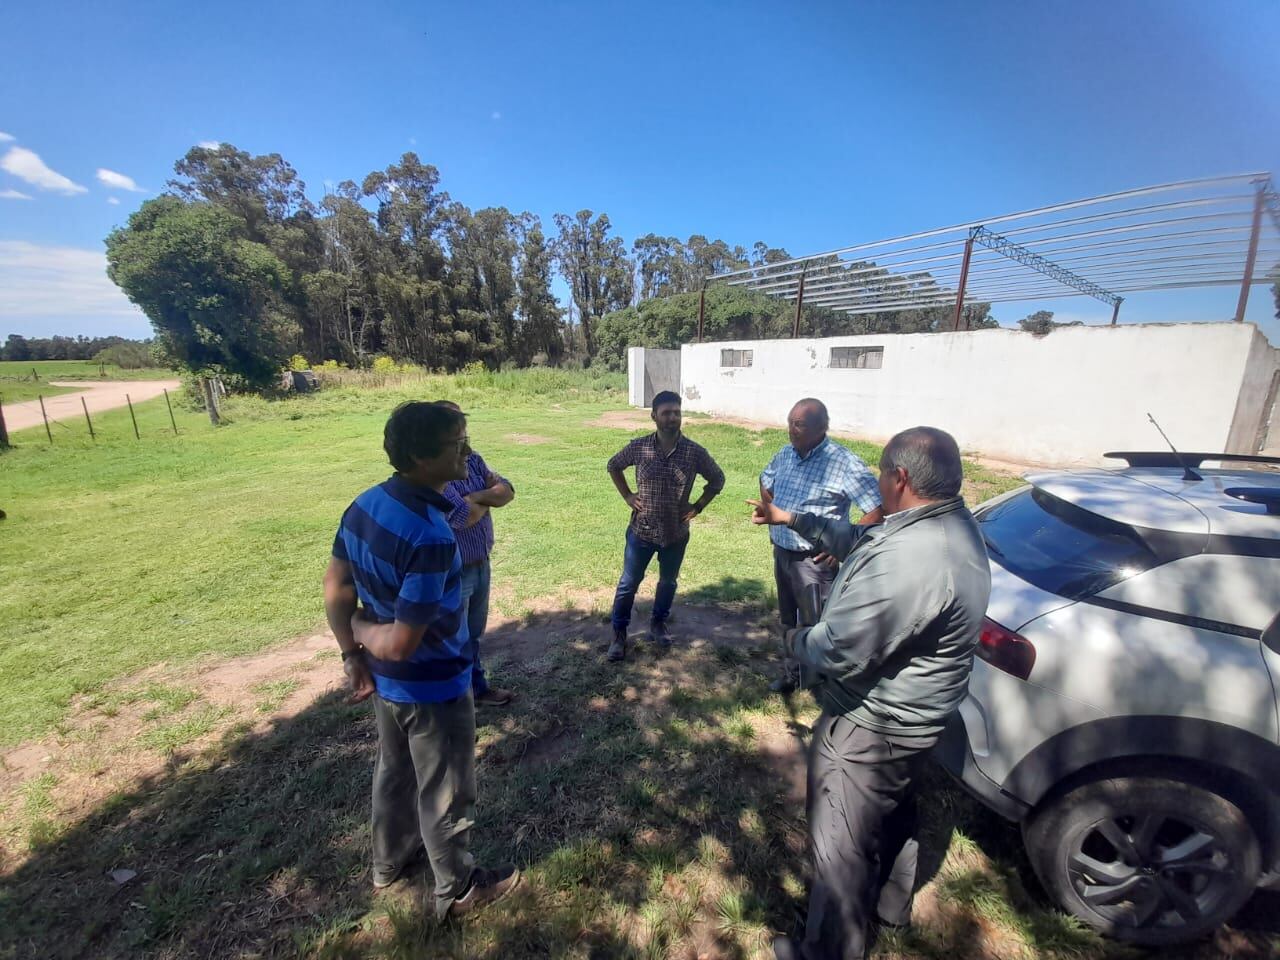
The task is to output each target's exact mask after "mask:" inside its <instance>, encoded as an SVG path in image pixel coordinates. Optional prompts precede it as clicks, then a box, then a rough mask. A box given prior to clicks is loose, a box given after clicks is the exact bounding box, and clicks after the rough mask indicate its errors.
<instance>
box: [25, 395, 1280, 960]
mask: <svg viewBox="0 0 1280 960" xmlns="http://www.w3.org/2000/svg"><path fill="white" fill-rule="evenodd" d="M621 387H622V382H621V378H620V377H616V376H614V377H603V378H591V377H588V376H587V375H584V374H579V375H573V376H568V375H564V374H556V373H553V372H547V371H542V372H531V373H518V374H481V375H472V376H460V377H456V378H448V379H445V378H419V379H415V380H413V381H411V382H409V383H406V384H403V385H401V386H399V387H396V386H390V387H387V388H385V389H382V390H378V391H369V390H361V389H354V388H350V389H335V390H329V391H325V392H323V393H321V394H318V395H314V396H307V397H295V398H291V399H289V400H285V401H279V402H273V403H268V402H264V401H258V400H250V399H240V398H233V399H231V400H230V401H229V402H228V403H227V408H226V412H227V414H228V415H229V423H227V424H226V425H225V426H223V427H220V428H216V429H215V428H213V427H211V426H210V425H209V422H208V420H207V419H206V418H205V417H204V416H203V414H198V413H192V412H188V411H179V419H178V426H179V430H180V434H179V435H178V436H176V437H174V436H173V435H172V433H171V432H169V431H170V428H169V424H168V415H167V413H166V412H165V409H164V404H163V401H160V402H158V403H156V402H152V403H148V404H144V405H142V406H141V407H140V408H139V420H140V427H141V430H142V434H143V440H142V441H141V442H139V441H136V440H134V438H133V436H132V430H131V427H130V426H129V421H128V414H127V412H119V411H117V412H114V413H111V414H106V415H104V416H103V417H102V418H101V420H102V426H101V428H100V430H99V437H100V439H99V440H98V442H97V443H96V444H93V443H91V442H90V441H89V440H88V438H83V439H80V438H78V437H74V436H71V437H65V438H64V437H61V436H60V437H59V438H58V442H57V443H55V444H54V445H53V446H52V447H50V446H49V445H47V444H45V443H44V442H43V436H42V434H38V433H36V432H33V431H24V432H22V433H19V434H17V435H16V436H15V438H14V439H15V442H16V443H17V447H16V449H14V450H13V451H10V452H8V453H6V454H4V455H3V456H0V507H3V508H4V509H5V510H6V511H7V513H8V519H6V520H3V521H0V524H2V526H0V558H2V560H3V566H4V571H5V577H4V578H3V580H2V581H0V622H3V623H5V625H6V643H5V644H4V645H3V646H2V647H0V676H3V677H4V678H5V680H6V683H5V686H4V693H3V696H2V697H0V740H2V741H3V743H4V744H7V745H9V746H10V747H14V746H15V745H17V744H20V743H24V742H31V741H32V740H33V738H41V739H40V740H39V741H38V742H36V743H33V744H32V745H31V746H30V747H22V748H21V749H18V750H16V751H11V753H10V754H9V756H10V757H12V758H14V760H13V762H14V763H15V764H17V763H19V762H21V763H23V764H24V766H23V768H22V769H23V771H24V773H23V774H22V776H20V777H18V776H14V777H13V778H12V779H11V786H10V788H9V789H7V790H6V791H5V792H4V794H3V796H0V852H2V858H0V866H2V869H3V879H2V881H0V958H6V960H7V958H8V957H27V956H31V957H37V956H38V957H82V956H95V957H97V956H101V957H126V956H128V957H133V956H148V957H160V958H170V957H224V956H226V957H285V956H299V955H301V956H318V957H335V958H336V957H364V956H382V957H405V958H409V957H416V958H424V960H425V958H438V957H450V958H463V957H483V958H492V960H498V958H503V960H509V958H530V960H533V958H540V957H575V958H584V960H585V958H594V957H600V958H604V957H629V958H630V957H635V958H640V957H671V958H680V960H684V958H698V957H706V958H713V960H730V958H764V957H767V956H768V955H769V954H768V950H767V945H768V937H769V931H770V930H776V929H785V928H787V927H788V926H789V925H790V922H791V917H792V913H793V911H794V909H795V908H796V906H797V905H798V904H800V903H801V902H802V894H803V885H804V876H805V870H806V866H805V834H804V825H803V817H802V813H803V807H802V799H798V798H797V794H796V791H797V784H796V780H797V778H800V779H801V783H802V776H803V774H802V761H801V759H800V756H801V755H800V752H799V751H800V749H801V743H802V740H803V737H804V735H805V733H806V729H807V727H806V724H807V723H809V722H811V720H812V718H813V716H814V713H815V711H814V709H813V708H812V706H811V705H809V704H808V703H807V702H805V700H804V698H797V700H796V702H794V703H790V704H788V703H784V702H783V701H782V700H780V699H778V698H775V697H770V696H768V695H767V694H766V692H765V684H766V683H767V681H768V678H769V674H770V672H771V671H772V670H773V669H775V657H776V654H775V640H774V638H773V634H772V633H771V630H770V627H769V623H770V620H771V617H770V614H769V612H768V607H769V604H770V603H771V600H772V596H771V594H772V584H771V580H772V576H771V565H770V561H769V554H768V548H767V546H766V537H765V535H764V533H763V531H760V530H759V529H756V528H753V527H752V526H751V525H750V524H749V523H748V522H747V508H746V507H745V506H744V505H743V502H742V501H743V499H744V498H745V497H747V496H749V495H751V494H752V493H753V492H754V487H755V477H756V474H757V473H758V471H759V469H760V468H761V467H762V466H763V465H764V463H765V462H766V461H767V459H768V458H769V456H771V455H772V453H773V452H774V451H775V450H776V449H777V448H778V447H779V446H781V445H782V443H784V442H785V436H784V434H783V432H782V431H776V430H775V431H764V432H755V431H750V430H746V429H743V428H740V427H735V426H729V425H725V424H718V423H708V422H706V421H705V420H700V419H698V418H695V417H689V418H688V419H687V422H686V431H687V433H688V434H689V435H690V436H692V437H693V438H695V439H697V440H698V441H699V442H701V443H703V444H704V445H706V446H707V447H708V449H709V450H710V451H711V452H712V453H713V455H714V456H715V457H716V458H717V460H718V461H719V463H720V464H721V466H722V467H723V468H724V469H725V472H726V474H727V475H728V486H727V487H726V490H725V492H724V494H723V495H722V496H721V497H720V498H719V499H718V500H717V501H716V502H715V503H714V504H713V505H712V506H711V507H710V509H709V510H708V511H707V512H706V513H705V514H704V515H703V516H702V517H701V518H699V520H698V521H697V522H696V526H695V530H694V534H693V539H692V541H691V545H690V548H689V552H688V557H687V560H686V562H685V567H684V571H683V574H682V579H681V601H682V603H681V605H679V606H678V607H677V611H676V618H675V629H676V631H677V636H678V637H681V638H682V639H683V640H684V641H685V645H681V646H679V647H678V649H677V651H676V652H675V653H674V654H673V655H672V656H670V657H667V658H664V659H655V658H654V657H653V656H652V655H651V654H650V653H649V652H648V651H647V650H643V649H642V650H641V651H640V652H639V654H638V655H637V657H636V658H635V659H634V660H633V661H632V662H630V663H628V664H627V665H626V666H625V667H623V668H621V669H619V668H617V667H615V666H613V665H609V664H606V663H604V662H603V661H602V658H601V656H600V650H601V644H602V643H603V641H604V640H605V637H606V633H607V631H606V628H605V626H604V625H603V623H602V622H601V615H602V613H603V612H604V611H605V609H606V605H607V599H608V597H609V596H610V595H611V593H612V588H613V585H614V582H615V580H616V577H617V573H618V567H619V564H620V560H621V547H622V530H623V527H624V525H625V522H626V507H625V506H624V505H623V504H622V502H621V500H620V499H619V498H618V497H617V494H616V492H614V491H613V489H612V485H611V484H610V483H609V480H608V477H607V475H606V474H605V471H604V463H605V460H606V459H607V458H608V456H609V455H610V454H612V453H613V452H614V451H615V450H616V449H617V448H618V447H619V446H621V445H622V443H624V442H625V441H626V440H627V439H628V438H629V437H630V436H633V435H635V433H636V432H638V424H639V423H642V422H643V421H642V420H640V419H637V417H636V415H634V414H632V413H629V412H628V411H626V410H625V409H624V407H623V399H622V393H621ZM410 396H412V397H419V398H429V399H435V398H440V397H451V398H453V399H456V400H458V401H459V402H460V403H461V404H462V405H463V407H464V409H466V410H468V411H469V413H470V422H469V433H470V435H471V437H472V438H473V442H474V444H475V446H476V448H477V449H478V450H480V451H481V452H482V453H483V454H484V455H485V456H486V458H487V459H488V460H489V462H490V464H491V465H492V466H493V467H494V468H495V469H497V470H498V471H499V472H501V473H503V474H505V475H506V476H507V477H509V478H510V479H511V480H512V481H513V483H514V484H515V487H516V490H517V499H516V501H515V502H514V503H513V504H512V505H511V506H510V507H508V508H505V509H504V510H502V511H500V512H499V514H498V515H497V526H498V549H497V552H496V553H495V560H494V578H495V589H496V591H497V595H496V603H495V606H496V614H497V615H499V616H502V617H511V618H514V619H513V620H512V621H511V622H509V623H508V624H506V625H505V626H503V627H501V628H500V629H499V630H498V631H496V632H495V634H494V636H493V637H492V638H491V640H487V641H486V644H487V645H491V646H490V648H491V649H492V651H493V655H492V658H491V660H490V666H491V669H492V670H493V671H494V672H495V675H496V678H497V680H498V681H499V682H501V683H503V684H504V685H511V686H514V687H516V688H517V689H518V690H519V691H520V698H519V699H518V700H517V702H516V703H515V705H513V707H512V708H511V709H509V710H507V711H500V712H493V711H487V712H484V713H482V714H481V717H480V723H479V730H478V745H477V746H478V755H479V760H478V779H479V784H480V794H481V804H480V808H479V821H478V823H477V829H476V832H475V846H476V851H477V854H478V855H479V856H480V857H481V858H482V859H488V860H492V859H495V858H497V857H500V856H513V857H514V858H515V859H516V860H518V862H520V863H521V864H522V865H523V866H524V867H525V868H526V871H527V874H528V882H527V883H526V884H525V885H524V888H523V891H522V892H521V893H519V894H518V895H517V896H515V897H513V898H512V900H511V902H509V903H504V904H502V905H500V906H499V907H497V908H495V909H493V910H491V911H488V912H486V914H484V915H483V916H482V917H480V918H479V919H477V920H475V921H472V922H468V923H466V924H463V925H461V926H458V927H449V928H438V927H436V926H434V925H433V924H428V923H427V922H426V921H425V920H424V919H423V915H422V912H421V909H420V902H419V900H420V897H421V893H422V883H421V880H418V881H417V882H416V883H414V884H409V885H401V886H400V887H398V888H394V889H393V892H392V893H391V894H390V895H387V896H381V897H377V898H374V897H373V896H372V895H371V891H370V889H369V882H368V873H367V861H368V846H369V837H368V790H369V781H370V775H371V769H372V756H373V750H374V744H375V742H376V734H375V732H374V730H373V726H372V720H371V715H370V711H369V709H368V707H367V706H363V707H354V708H353V707H349V706H347V705H345V704H344V703H343V702H342V701H341V698H340V696H338V694H337V693H336V692H334V691H332V690H329V691H328V692H326V688H328V687H331V686H332V685H333V684H334V683H335V681H336V678H337V677H338V676H339V672H340V668H339V665H338V663H337V659H336V657H335V656H334V653H333V650H332V648H331V646H330V644H329V643H328V642H325V641H324V639H323V638H317V642H316V643H315V644H309V645H308V644H304V645H302V646H301V647H300V646H299V644H298V643H297V642H292V641H291V638H295V637H298V636H299V635H302V634H306V633H308V632H311V631H314V630H315V629H316V628H317V627H318V625H319V624H320V623H321V620H322V610H321V599H320V590H319V577H320V574H321V571H322V569H323V566H324V563H325V560H326V557H327V554H328V550H329V546H330V543H331V540H332V536H333V531H334V528H335V526H336V523H337V520H338V517H339V515H340V513H341V511H342V510H343V508H344V507H345V506H346V505H347V503H348V502H349V501H350V500H351V498H352V497H353V496H354V495H355V494H356V493H358V492H359V491H360V490H362V489H363V488H365V487H366V486H368V485H369V484H371V483H374V482H377V481H378V480H380V479H382V478H383V477H385V476H386V474H387V472H388V468H387V466H386V464H385V457H384V455H383V453H382V451H381V448H380V439H381V428H382V424H383V422H384V421H385V418H386V414H387V413H388V412H389V410H390V409H391V408H392V407H393V406H394V405H395V403H397V402H399V401H400V400H402V399H405V398H408V397H410ZM853 446H854V448H855V449H856V450H858V452H859V453H861V454H862V455H863V456H864V457H866V458H868V459H872V460H873V459H874V458H875V457H876V455H877V453H878V450H877V449H876V448H874V447H872V446H869V445H860V444H853ZM1016 482H1017V481H1016V480H1015V479H1014V478H1010V477H1007V476H1003V475H999V474H995V473H992V472H990V471H985V470H981V469H978V468H974V467H971V466H970V467H968V468H967V480H966V494H967V495H968V496H969V497H970V499H971V501H973V500H979V499H983V498H985V497H986V496H989V495H991V494H992V493H994V492H997V491H999V490H1002V489H1006V488H1008V487H1009V486H1011V485H1013V484H1014V483H1016ZM648 586H649V587H650V589H651V582H650V584H649V585H648ZM642 596H644V594H642ZM689 641H693V642H692V644H689ZM0 773H3V771H0ZM802 792H803V791H802V787H801V788H800V793H801V797H802ZM924 808H925V816H926V820H927V824H926V831H925V835H924V846H925V861H926V862H925V866H924V874H925V877H926V878H928V879H929V880H930V882H929V884H928V885H927V886H926V887H925V888H924V889H923V890H922V891H921V896H920V909H919V911H918V920H919V923H918V925H917V927H916V928H914V929H913V931H911V932H909V933H905V934H899V935H893V936H889V937H886V938H885V939H884V940H883V941H882V943H881V945H880V947H879V950H878V955H879V956H885V957H903V958H917V957H921V958H923V957H928V958H939V960H941V958H944V957H1001V958H1003V957H1015V958H1031V957H1050V956H1052V957H1099V958H1101V957H1107V958H1113V957H1114V958H1119V957H1129V956H1133V954H1132V953H1131V952H1129V951H1125V950H1124V949H1122V948H1120V947H1118V946H1116V945H1113V944H1107V943H1105V942H1103V941H1101V940H1099V939H1098V938H1097V937H1096V936H1094V935H1092V934H1091V933H1088V932H1086V931H1083V930H1081V929H1080V928H1079V927H1078V926H1077V925H1076V924H1075V923H1074V922H1072V921H1070V920H1069V919H1067V918H1065V917H1063V916H1062V915H1061V914H1059V913H1058V912H1057V911H1055V910H1053V909H1052V908H1051V907H1050V906H1048V905H1047V904H1046V902H1045V901H1044V898H1043V894H1042V893H1040V891H1039V889H1038V887H1037V885H1036V883H1035V881H1034V879H1033V878H1032V877H1031V875H1030V872H1029V870H1028V868H1027V865H1026V863H1025V861H1024V860H1023V859H1022V855H1021V852H1020V846H1019V843H1018V839H1017V834H1016V832H1015V831H1014V830H1012V829H1011V828H1009V827H1008V826H1007V825H1004V824H1003V823H1001V822H999V821H998V820H997V819H996V818H995V817H994V816H992V815H990V814H987V813H986V812H984V811H982V810H980V809H979V808H978V807H976V805H974V804H973V803H972V802H970V801H968V800H966V799H964V798H963V797H961V796H960V795H959V794H957V793H956V792H955V791H954V790H952V789H951V788H950V787H948V786H946V785H944V784H942V783H938V784H936V785H935V786H934V787H933V788H932V789H931V790H930V792H929V794H928V799H927V800H926V802H925V804H924ZM119 870H124V871H127V873H125V874H118V875H117V879H114V880H113V879H111V877H110V876H109V874H110V872H111V871H119ZM119 877H123V879H119ZM1226 936H1228V938H1229V939H1228V940H1226V941H1224V942H1225V944H1226V946H1223V944H1222V943H1215V944H1213V945H1211V946H1210V947H1206V948H1204V949H1200V948H1196V949H1192V950H1189V951H1183V952H1179V953H1178V954H1176V955H1177V956H1185V957H1193V956H1194V957H1197V958H1199V957H1204V958H1208V957H1219V956H1221V957H1225V956H1238V957H1254V956H1257V957H1261V956H1266V955H1267V953H1266V952H1265V951H1267V950H1269V949H1270V946H1269V945H1270V944H1271V941H1270V940H1269V939H1268V935H1266V934H1264V933H1251V934H1241V933H1238V932H1234V931H1230V932H1228V934H1227V935H1226ZM1259 951H1262V952H1259ZM1170 955H1174V954H1170Z"/></svg>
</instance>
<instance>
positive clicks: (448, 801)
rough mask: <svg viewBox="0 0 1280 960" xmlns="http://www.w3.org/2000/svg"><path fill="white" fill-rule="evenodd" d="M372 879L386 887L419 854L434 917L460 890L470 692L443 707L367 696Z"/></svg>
mask: <svg viewBox="0 0 1280 960" xmlns="http://www.w3.org/2000/svg"><path fill="white" fill-rule="evenodd" d="M373 709H374V715H375V716H376V718H377V721H378V760H377V763H376V765H375V766H374V769H373V873H374V878H375V880H382V879H386V880H389V879H391V878H392V877H394V876H395V875H396V874H397V873H399V872H400V870H401V869H402V868H403V867H404V865H405V864H406V863H408V862H409V861H410V860H412V859H413V857H414V856H415V854H417V852H418V849H419V848H420V847H425V848H426V851H427V860H428V862H429V863H430V864H431V872H432V874H433V875H434V876H435V898H436V899H435V907H436V914H437V915H438V916H441V917H443V916H444V914H445V913H446V912H447V911H448V909H449V907H450V906H451V905H452V904H453V901H454V900H455V899H457V898H458V897H459V896H461V895H462V893H463V892H464V891H465V890H466V887H467V882H468V881H469V880H470V879H471V870H472V868H473V867H474V865H475V861H474V860H473V859H472V857H471V853H470V852H469V850H468V846H469V842H470V838H471V827H472V825H473V824H474V823H475V803H476V761H475V747H476V714H475V703H474V701H473V700H472V697H471V691H470V690H468V691H467V693H466V694H465V695H463V696H461V697H459V698H458V699H456V700H451V701H449V702H448V703H395V702H393V701H390V700H383V699H382V697H380V696H377V695H376V694H375V695H374V698H373Z"/></svg>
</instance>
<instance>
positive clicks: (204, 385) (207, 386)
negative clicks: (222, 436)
mask: <svg viewBox="0 0 1280 960" xmlns="http://www.w3.org/2000/svg"><path fill="white" fill-rule="evenodd" d="M200 386H201V389H202V390H203V391H204V408H205V410H207V411H208V412H209V422H210V423H212V424H213V425H214V426H215V427H216V426H217V425H218V397H217V392H216V391H215V390H214V387H213V381H212V380H211V379H210V378H209V377H202V378H201V379H200Z"/></svg>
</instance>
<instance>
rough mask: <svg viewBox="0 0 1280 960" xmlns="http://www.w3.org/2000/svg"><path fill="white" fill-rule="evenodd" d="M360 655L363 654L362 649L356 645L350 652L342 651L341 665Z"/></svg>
mask: <svg viewBox="0 0 1280 960" xmlns="http://www.w3.org/2000/svg"><path fill="white" fill-rule="evenodd" d="M361 653H364V647H362V646H360V645H359V644H357V645H356V646H355V647H353V648H352V649H350V650H343V651H342V662H343V663H346V662H347V661H348V660H350V659H351V658H352V657H354V656H356V655H357V654H361Z"/></svg>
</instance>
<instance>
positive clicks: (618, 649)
mask: <svg viewBox="0 0 1280 960" xmlns="http://www.w3.org/2000/svg"><path fill="white" fill-rule="evenodd" d="M608 657H609V659H610V660H612V661H614V662H615V663H617V662H618V661H619V660H625V659H627V631H625V630H620V629H618V628H616V627H615V628H614V631H613V643H611V644H609V653H608Z"/></svg>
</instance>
